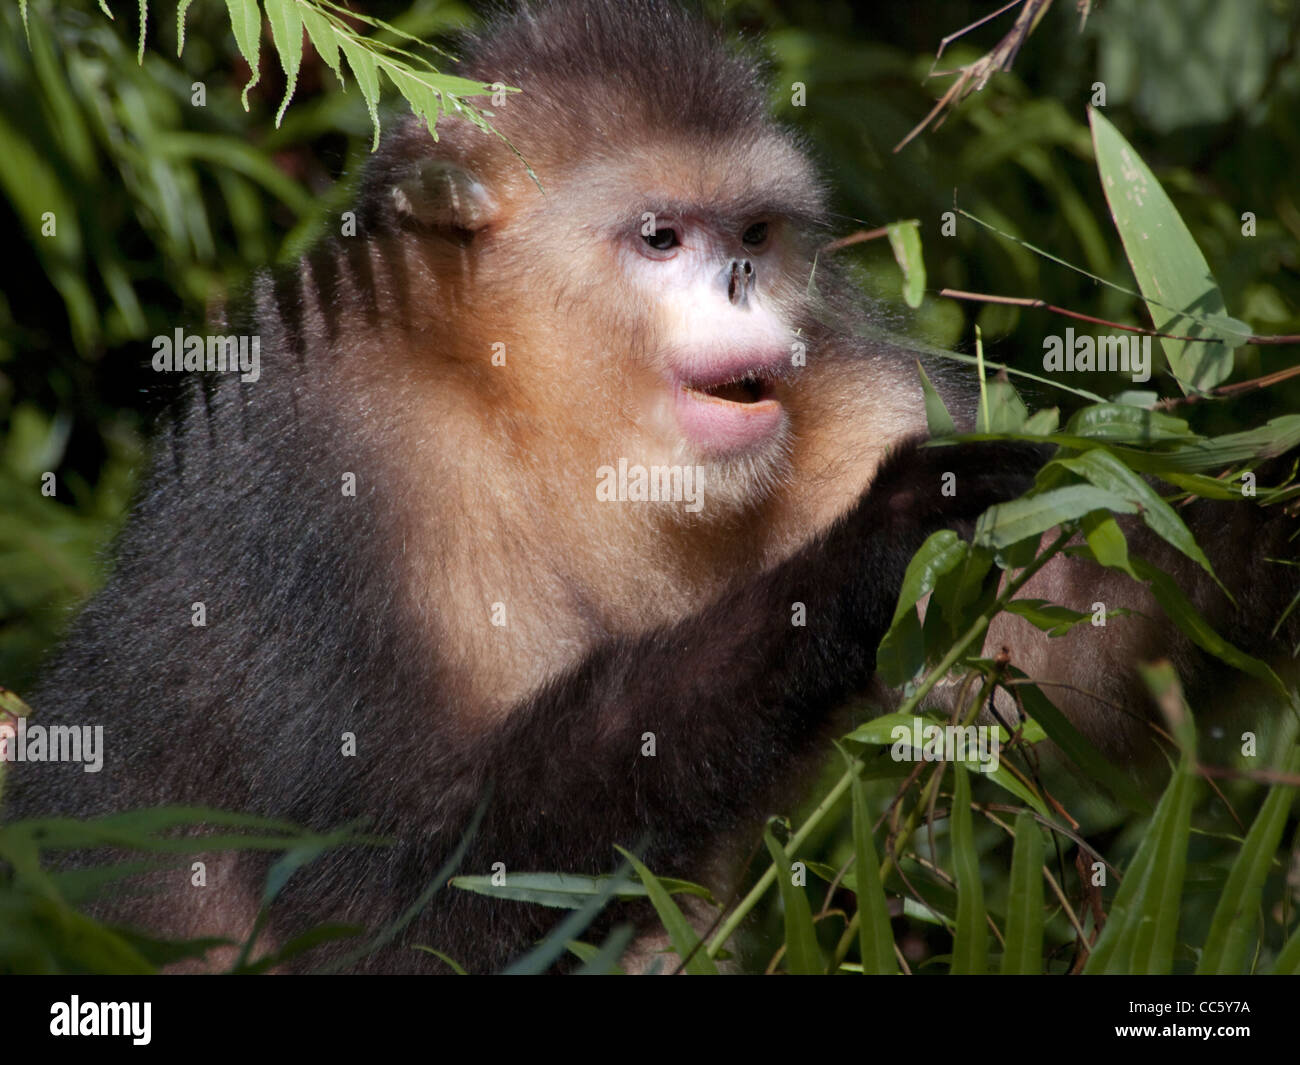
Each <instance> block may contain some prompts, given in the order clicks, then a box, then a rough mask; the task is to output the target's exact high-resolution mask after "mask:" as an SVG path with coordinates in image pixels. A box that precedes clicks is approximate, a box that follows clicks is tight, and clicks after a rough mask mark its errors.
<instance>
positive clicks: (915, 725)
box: [844, 713, 938, 747]
mask: <svg viewBox="0 0 1300 1065" xmlns="http://www.w3.org/2000/svg"><path fill="white" fill-rule="evenodd" d="M934 724H938V722H936V721H933V720H931V719H930V718H927V717H921V716H919V715H917V714H912V713H896V714H885V715H883V716H881V717H877V718H872V719H871V720H870V721H866V722H863V723H862V724H861V725H859V726H858V727H857V728H855V729H854V730H853V731H852V732H850V733H849V734H848V735H847V736H845V737H844V738H845V739H846V740H851V741H852V742H854V743H869V744H873V745H877V746H885V747H889V746H892V745H893V744H895V743H897V742H899V741H898V740H896V739H895V738H894V735H893V731H894V729H896V728H899V727H902V728H905V729H907V734H908V735H909V736H911V735H913V734H914V730H915V729H924V728H925V727H926V726H927V725H934ZM908 742H909V743H910V741H908Z"/></svg>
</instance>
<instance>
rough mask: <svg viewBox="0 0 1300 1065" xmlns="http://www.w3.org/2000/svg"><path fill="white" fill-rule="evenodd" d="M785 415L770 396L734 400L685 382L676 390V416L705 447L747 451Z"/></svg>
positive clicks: (765, 435)
mask: <svg viewBox="0 0 1300 1065" xmlns="http://www.w3.org/2000/svg"><path fill="white" fill-rule="evenodd" d="M784 418H785V411H784V410H783V409H782V407H781V404H780V403H778V402H777V401H776V400H775V399H772V398H770V397H768V398H764V399H760V400H757V401H755V402H753V403H734V402H732V401H731V400H726V399H719V398H718V397H716V396H711V395H709V394H708V393H706V392H700V391H698V390H697V389H694V388H690V387H688V386H687V385H685V384H683V385H681V386H680V387H679V388H678V390H677V420H678V422H679V423H680V424H681V427H682V429H683V431H684V432H685V433H686V435H687V436H688V437H689V438H690V439H691V441H692V442H693V443H695V444H696V445H697V446H698V447H701V448H703V449H704V450H705V451H709V452H716V453H720V452H731V451H744V450H746V449H747V448H751V447H753V446H755V445H756V444H759V443H761V442H762V441H764V440H766V439H767V438H768V437H769V436H771V435H772V434H773V433H775V432H776V431H777V429H779V428H780V426H781V422H782V421H783V420H784Z"/></svg>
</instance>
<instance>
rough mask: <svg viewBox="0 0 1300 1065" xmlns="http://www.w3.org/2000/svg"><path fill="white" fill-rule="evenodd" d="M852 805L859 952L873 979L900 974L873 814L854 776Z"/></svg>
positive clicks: (864, 792)
mask: <svg viewBox="0 0 1300 1065" xmlns="http://www.w3.org/2000/svg"><path fill="white" fill-rule="evenodd" d="M849 786H850V789H851V798H852V803H853V853H854V855H855V858H854V871H855V872H856V874H857V876H856V881H855V884H854V889H855V891H856V894H857V896H858V951H859V953H860V954H861V955H862V971H863V972H864V973H867V974H872V975H880V976H886V975H893V974H894V973H897V972H898V959H897V957H896V956H895V954H894V933H893V932H892V931H891V929H890V927H889V902H888V900H887V899H886V898H885V888H884V885H882V884H881V882H880V860H879V859H878V858H877V857H876V848H875V845H874V844H873V843H872V840H871V812H870V811H869V810H868V809H867V789H866V788H865V787H863V784H862V778H861V777H860V776H859V775H858V774H857V773H856V772H854V774H853V778H852V781H851V782H850V785H849Z"/></svg>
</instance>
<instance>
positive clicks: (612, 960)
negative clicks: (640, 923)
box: [569, 924, 636, 976]
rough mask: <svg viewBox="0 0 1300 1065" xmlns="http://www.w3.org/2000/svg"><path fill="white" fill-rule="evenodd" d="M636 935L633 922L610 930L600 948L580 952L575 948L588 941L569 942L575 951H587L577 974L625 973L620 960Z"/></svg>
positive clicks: (607, 974)
mask: <svg viewBox="0 0 1300 1065" xmlns="http://www.w3.org/2000/svg"><path fill="white" fill-rule="evenodd" d="M635 935H636V927H635V926H634V925H631V924H621V925H618V926H617V927H615V928H614V929H613V930H611V931H610V933H609V935H607V936H606V937H605V942H604V943H602V944H601V945H600V948H599V949H598V950H591V951H589V952H588V951H584V952H578V951H576V950H574V948H576V947H579V946H582V947H586V946H587V944H586V943H577V942H573V943H570V944H569V949H570V950H574V953H577V954H579V956H580V957H581V954H582V953H586V955H587V956H586V957H585V958H583V959H582V968H581V969H579V970H578V971H577V972H576V973H574V975H575V976H611V975H615V974H617V975H623V970H622V969H620V968H619V965H618V963H619V961H621V960H622V957H623V955H624V954H625V953H627V948H628V944H629V943H631V942H632V938H633V936H635Z"/></svg>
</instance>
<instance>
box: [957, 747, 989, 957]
mask: <svg viewBox="0 0 1300 1065" xmlns="http://www.w3.org/2000/svg"><path fill="white" fill-rule="evenodd" d="M952 772H953V799H952V864H953V871H954V872H955V874H956V880H957V927H956V931H955V932H954V934H953V941H952V965H951V970H950V971H951V972H952V973H953V974H954V975H964V976H970V975H979V974H982V973H985V972H987V971H988V965H989V930H988V924H987V917H988V915H987V913H986V912H985V909H984V882H983V880H982V879H981V878H980V862H979V852H978V851H977V850H976V849H975V830H974V827H973V826H972V824H971V812H970V801H971V798H970V777H969V776H967V770H966V767H965V766H964V765H962V764H961V763H960V762H954V763H953V765H952Z"/></svg>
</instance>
